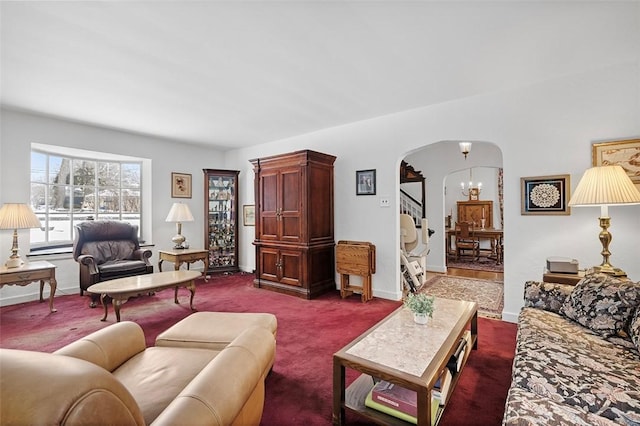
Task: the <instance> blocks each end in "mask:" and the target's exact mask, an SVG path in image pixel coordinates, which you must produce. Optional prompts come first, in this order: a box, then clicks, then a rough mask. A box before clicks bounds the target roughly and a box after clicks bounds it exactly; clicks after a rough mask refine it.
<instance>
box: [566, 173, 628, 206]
mask: <svg viewBox="0 0 640 426" xmlns="http://www.w3.org/2000/svg"><path fill="white" fill-rule="evenodd" d="M616 204H640V192H638V189H637V188H636V187H635V185H634V184H633V182H631V179H630V178H629V176H628V175H627V172H625V171H624V169H623V168H622V167H620V166H598V167H592V168H590V169H588V170H587V171H586V172H584V176H582V179H580V182H579V183H578V186H577V187H576V190H575V191H574V192H573V195H572V196H571V200H570V201H569V205H570V206H572V207H585V206H602V205H608V206H611V205H616Z"/></svg>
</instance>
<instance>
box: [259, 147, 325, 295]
mask: <svg viewBox="0 0 640 426" xmlns="http://www.w3.org/2000/svg"><path fill="white" fill-rule="evenodd" d="M335 159H336V157H334V156H332V155H328V154H323V153H320V152H315V151H310V150H303V151H296V152H291V153H288V154H282V155H276V156H270V157H265V158H257V159H254V160H250V161H251V163H252V164H253V170H254V173H255V204H256V229H255V232H256V236H255V241H254V245H255V248H256V278H255V280H254V285H255V287H260V288H266V289H269V290H274V291H278V292H281V293H286V294H290V295H294V296H298V297H302V298H306V299H311V298H314V297H316V296H318V295H320V294H322V293H325V292H326V291H328V290H335V289H336V284H335V270H336V268H335V254H334V247H335V241H334V235H333V225H334V223H333V163H334V161H335Z"/></svg>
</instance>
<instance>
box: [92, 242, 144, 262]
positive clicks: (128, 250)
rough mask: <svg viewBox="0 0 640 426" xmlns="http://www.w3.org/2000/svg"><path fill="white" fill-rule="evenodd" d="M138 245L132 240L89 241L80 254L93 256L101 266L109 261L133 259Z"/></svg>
mask: <svg viewBox="0 0 640 426" xmlns="http://www.w3.org/2000/svg"><path fill="white" fill-rule="evenodd" d="M134 250H136V245H135V243H134V242H133V241H131V240H113V241H88V242H86V243H84V245H83V246H82V250H81V252H80V254H87V255H90V256H93V258H94V259H95V262H96V264H98V265H100V264H102V263H104V262H107V261H109V260H124V259H131V255H132V254H133V252H134Z"/></svg>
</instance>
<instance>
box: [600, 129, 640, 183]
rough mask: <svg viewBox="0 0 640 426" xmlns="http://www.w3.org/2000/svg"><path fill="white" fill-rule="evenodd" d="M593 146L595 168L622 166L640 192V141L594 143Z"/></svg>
mask: <svg viewBox="0 0 640 426" xmlns="http://www.w3.org/2000/svg"><path fill="white" fill-rule="evenodd" d="M592 146H593V156H592V157H593V158H592V160H593V165H594V166H612V165H619V166H621V167H622V168H623V169H624V170H625V171H626V172H627V174H628V175H629V177H630V178H631V181H632V182H633V183H634V184H635V185H636V187H637V188H638V189H639V190H640V139H627V140H622V141H613V142H601V143H594V144H593V145H592Z"/></svg>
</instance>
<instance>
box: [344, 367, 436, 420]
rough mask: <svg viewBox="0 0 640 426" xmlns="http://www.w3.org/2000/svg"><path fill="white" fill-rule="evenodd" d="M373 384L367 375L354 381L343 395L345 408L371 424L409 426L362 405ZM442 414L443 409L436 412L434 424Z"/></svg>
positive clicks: (395, 418) (362, 375)
mask: <svg viewBox="0 0 640 426" xmlns="http://www.w3.org/2000/svg"><path fill="white" fill-rule="evenodd" d="M373 385H374V382H373V378H372V377H371V376H369V375H368V374H361V375H360V377H358V378H357V379H356V380H354V382H353V383H351V385H349V387H347V389H346V391H345V392H346V393H345V408H346V409H348V410H351V411H355V412H357V413H358V414H359V415H361V416H364V417H366V418H367V419H369V420H371V421H372V422H374V423H376V424H380V425H398V426H406V425H407V424H410V423H408V422H405V421H404V420H402V419H399V418H397V417H394V416H391V415H389V414H386V413H383V412H382V411H378V410H374V409H373V408H369V407H367V406H366V405H364V400H365V399H366V398H367V394H368V393H369V392H370V391H371V388H372V387H373ZM443 412H444V407H441V408H440V409H439V410H438V414H437V417H436V420H435V423H434V424H436V423H438V421H440V417H441V416H442V413H443Z"/></svg>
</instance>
